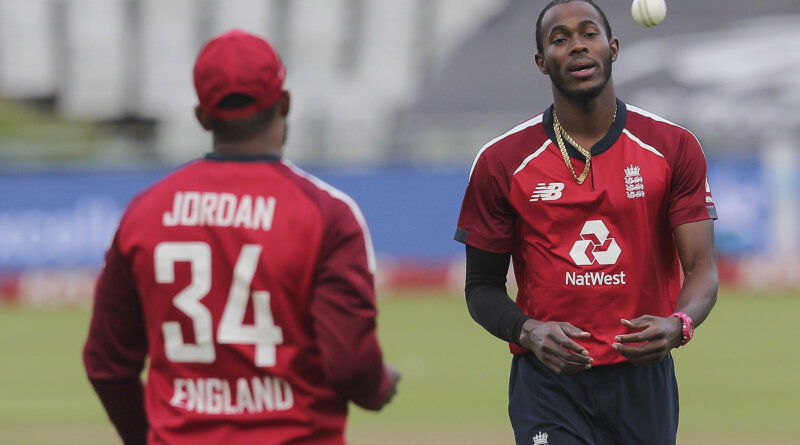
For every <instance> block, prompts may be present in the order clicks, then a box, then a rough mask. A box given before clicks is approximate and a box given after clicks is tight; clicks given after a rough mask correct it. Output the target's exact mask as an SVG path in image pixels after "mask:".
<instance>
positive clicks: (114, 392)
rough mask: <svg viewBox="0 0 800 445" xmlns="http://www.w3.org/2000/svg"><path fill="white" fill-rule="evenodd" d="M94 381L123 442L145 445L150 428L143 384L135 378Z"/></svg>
mask: <svg viewBox="0 0 800 445" xmlns="http://www.w3.org/2000/svg"><path fill="white" fill-rule="evenodd" d="M90 381H91V383H92V386H93V387H94V390H95V392H96V393H97V395H98V397H99V398H100V401H101V402H102V403H103V407H104V408H105V410H106V413H108V418H109V419H110V420H111V423H113V424H114V427H115V428H116V429H117V433H118V434H119V436H120V437H121V438H122V442H123V443H124V444H125V445H145V444H146V443H147V430H148V428H149V427H148V424H147V416H146V415H145V410H144V390H143V388H142V382H141V380H139V378H138V377H134V378H130V379H118V380H90Z"/></svg>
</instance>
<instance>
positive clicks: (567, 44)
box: [536, 1, 619, 101]
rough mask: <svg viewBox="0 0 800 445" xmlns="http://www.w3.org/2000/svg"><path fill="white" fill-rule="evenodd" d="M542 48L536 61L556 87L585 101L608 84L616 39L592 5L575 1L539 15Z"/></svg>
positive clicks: (617, 48) (595, 95) (560, 91)
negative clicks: (607, 29)
mask: <svg viewBox="0 0 800 445" xmlns="http://www.w3.org/2000/svg"><path fill="white" fill-rule="evenodd" d="M542 48H543V54H536V63H537V64H538V65H539V69H541V70H542V73H544V74H547V75H549V76H550V80H551V81H552V82H553V85H554V86H555V88H556V90H557V91H558V92H559V93H560V94H563V95H564V96H566V97H568V98H572V99H577V100H580V101H587V100H591V99H594V98H595V97H597V96H598V95H599V94H600V93H601V92H602V91H603V90H604V89H605V87H606V85H608V82H609V79H611V64H612V62H613V61H614V60H615V59H616V56H617V51H618V50H619V42H618V41H617V39H616V38H609V36H607V35H606V31H605V24H604V22H603V18H602V17H601V16H600V14H599V13H598V12H597V10H596V9H594V7H593V6H592V5H590V4H588V3H586V2H579V1H575V2H569V3H564V4H561V5H558V6H555V7H553V8H551V9H550V10H549V11H547V13H546V14H545V16H544V17H543V19H542Z"/></svg>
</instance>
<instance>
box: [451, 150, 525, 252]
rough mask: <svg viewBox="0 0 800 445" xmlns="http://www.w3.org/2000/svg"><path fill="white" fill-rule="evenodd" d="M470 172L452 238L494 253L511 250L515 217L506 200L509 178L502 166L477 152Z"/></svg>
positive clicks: (484, 154)
mask: <svg viewBox="0 0 800 445" xmlns="http://www.w3.org/2000/svg"><path fill="white" fill-rule="evenodd" d="M479 156H480V157H479V158H478V160H477V162H476V163H475V167H474V168H473V170H472V174H471V175H470V179H469V184H468V185H467V190H466V192H465V193H464V201H463V203H462V204H461V213H460V215H459V217H458V227H457V229H456V234H455V237H454V238H455V240H456V241H459V242H462V243H464V244H467V245H469V246H472V247H475V248H478V249H481V250H485V251H487V252H493V253H507V252H511V250H512V248H513V245H514V222H515V216H514V212H513V211H512V209H511V205H510V203H509V201H508V195H509V189H510V185H509V178H508V175H507V174H506V172H505V169H504V168H502V165H499V164H496V165H493V163H492V162H491V161H490V160H489V159H487V156H486V153H483V154H481V155H479Z"/></svg>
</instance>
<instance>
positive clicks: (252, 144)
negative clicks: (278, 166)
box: [213, 123, 286, 156]
mask: <svg viewBox="0 0 800 445" xmlns="http://www.w3.org/2000/svg"><path fill="white" fill-rule="evenodd" d="M285 131H286V130H285V127H284V125H283V124H282V123H281V124H280V125H276V124H273V125H270V126H269V127H267V128H266V129H265V130H264V131H262V132H260V133H257V134H255V135H253V136H252V137H249V138H247V139H242V140H236V141H231V140H223V139H219V138H217V137H214V146H213V151H214V153H220V154H226V155H245V156H247V155H252V156H258V155H278V156H280V155H281V154H282V153H283V143H284V139H285Z"/></svg>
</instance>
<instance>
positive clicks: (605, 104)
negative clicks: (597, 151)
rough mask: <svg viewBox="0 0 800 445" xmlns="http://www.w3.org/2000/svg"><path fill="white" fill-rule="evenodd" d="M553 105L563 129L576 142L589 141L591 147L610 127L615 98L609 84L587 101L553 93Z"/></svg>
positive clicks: (614, 108) (615, 104)
mask: <svg viewBox="0 0 800 445" xmlns="http://www.w3.org/2000/svg"><path fill="white" fill-rule="evenodd" d="M553 105H554V107H555V112H556V114H557V115H558V119H559V121H560V123H561V125H562V127H563V128H564V130H565V131H566V132H567V133H569V135H570V136H572V138H574V139H575V140H576V141H578V142H582V141H590V142H589V143H587V145H588V146H589V147H591V146H592V145H594V143H595V142H597V141H599V140H600V139H602V138H603V137H604V136H605V135H606V133H608V130H609V129H610V128H611V124H612V123H613V121H614V114H615V110H616V108H617V98H616V95H615V94H614V88H613V87H611V86H610V85H609V88H606V89H605V90H604V91H603V92H602V93H600V95H599V96H597V97H595V98H594V99H591V100H588V101H579V100H575V99H573V98H568V97H565V96H563V95H555V96H554V97H553ZM582 145H583V144H582ZM589 147H586V148H589Z"/></svg>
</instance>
